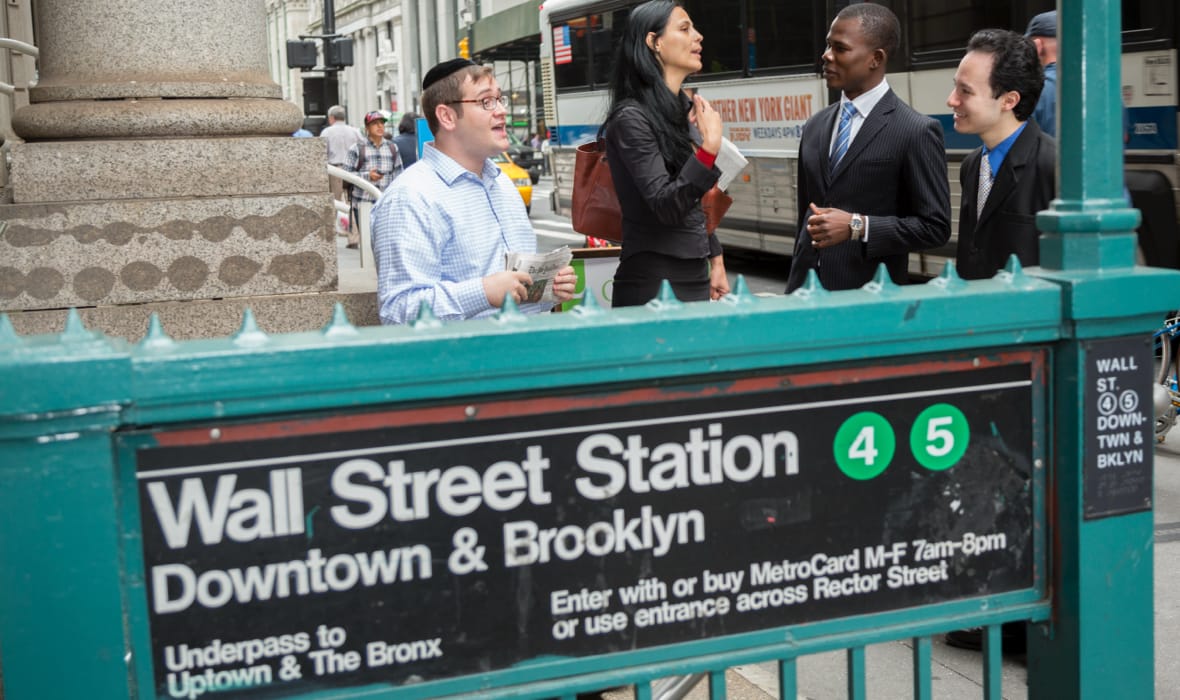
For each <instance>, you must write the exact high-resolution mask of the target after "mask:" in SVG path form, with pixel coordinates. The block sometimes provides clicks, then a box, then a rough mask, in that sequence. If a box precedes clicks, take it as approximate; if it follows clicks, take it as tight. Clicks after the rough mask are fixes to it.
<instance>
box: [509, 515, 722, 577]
mask: <svg viewBox="0 0 1180 700" xmlns="http://www.w3.org/2000/svg"><path fill="white" fill-rule="evenodd" d="M704 541H705V516H704V514H703V513H701V512H700V511H699V510H689V511H685V512H682V513H671V514H669V515H666V516H664V515H660V514H658V513H654V512H653V511H652V507H651V506H643V507H642V508H640V510H639V517H637V518H628V517H627V513H626V512H625V511H624V510H623V509H622V508H616V509H615V511H614V512H613V513H612V519H611V520H604V521H599V522H596V523H591V524H590V525H589V526H587V527H581V526H579V525H563V526H562V527H550V528H541V527H538V526H537V524H536V523H535V522H533V521H531V520H520V521H517V522H512V523H505V524H504V565H505V566H509V567H513V566H528V565H529V564H538V563H540V564H544V563H546V562H549V561H552V560H554V559H560V560H562V561H573V560H575V559H578V558H580V557H581V556H582V555H584V554H590V555H591V556H594V557H602V556H606V555H608V554H619V553H622V552H640V551H646V550H650V551H651V552H652V554H653V555H655V556H657V557H662V556H664V555H665V554H667V553H668V551H669V550H671V549H672V545H673V544H686V543H689V542H704Z"/></svg>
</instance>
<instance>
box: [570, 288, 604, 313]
mask: <svg viewBox="0 0 1180 700" xmlns="http://www.w3.org/2000/svg"><path fill="white" fill-rule="evenodd" d="M570 313H573V314H577V315H579V316H597V315H599V314H601V313H603V308H602V306H600V305H599V304H598V297H596V296H594V292H593V291H592V290H591V289H590V288H588V287H587V288H586V291H584V292H582V303H581V304H578V305H577V306H575V307H574V308H573V309H572V310H571V311H570Z"/></svg>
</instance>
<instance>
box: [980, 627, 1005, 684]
mask: <svg viewBox="0 0 1180 700" xmlns="http://www.w3.org/2000/svg"><path fill="white" fill-rule="evenodd" d="M1002 630H1003V626H1002V625H987V626H986V627H984V628H983V697H984V698H986V700H1001V698H1003V687H1002V686H1003V682H1004V676H1003V671H1004V658H1003V652H1004V641H1003V636H1002V635H1001V631H1002Z"/></svg>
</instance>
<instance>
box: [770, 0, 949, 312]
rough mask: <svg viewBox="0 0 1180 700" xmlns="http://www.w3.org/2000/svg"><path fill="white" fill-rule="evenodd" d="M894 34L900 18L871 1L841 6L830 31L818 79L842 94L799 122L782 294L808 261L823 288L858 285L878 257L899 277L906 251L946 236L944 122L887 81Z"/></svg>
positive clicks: (801, 276) (797, 282)
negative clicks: (794, 223)
mask: <svg viewBox="0 0 1180 700" xmlns="http://www.w3.org/2000/svg"><path fill="white" fill-rule="evenodd" d="M899 34H900V28H899V25H898V21H897V16H896V15H894V14H893V12H891V11H890V10H889V9H888V8H886V7H883V6H881V5H876V4H871V3H857V4H854V5H849V6H847V7H845V8H844V9H843V10H840V13H839V14H837V15H836V19H835V20H834V21H833V22H832V26H831V29H830V30H829V31H828V39H827V50H825V51H824V53H823V56H822V59H823V75H824V80H825V81H826V82H827V84H828V87H829V88H834V89H839V90H841V91H842V95H841V97H840V102H839V103H838V104H832V105H829V106H828V107H827V108H825V109H824V110H823V111H821V112H819V113H818V114H816V115H815V116H813V117H812V118H811V119H808V120H807V123H806V124H804V125H803V135H802V138H801V140H800V142H799V175H798V181H797V182H798V188H799V191H798V202H799V234H798V236H797V237H796V239H795V253H794V257H793V259H792V261H791V272H790V276H789V277H788V279H787V291H788V292H791V291H793V290H795V289H796V288H798V287H799V286H801V285H802V284H803V282H804V281H805V280H806V278H807V271H808V270H811V269H814V270H815V271H816V272H817V273H818V274H819V279H820V282H822V283H823V286H824V287H825V288H826V289H855V288H858V287H860V286H862V285H864V284H865V283H866V282H868V281H870V280H871V279H872V278H873V275H874V274H875V272H876V270H877V267H878V265H880V264H881V263H885V265H886V267H887V268H888V270H889V275H890V277H892V278H893V280H894V281H895V282H897V283H899V284H900V283H904V282H906V281H907V258H908V256H909V253H910V252H911V251H915V250H925V249H928V248H935V247H937V246H940V245H943V244H944V243H946V242H947V241H948V240H949V239H950V235H951V231H950V220H951V216H950V214H951V201H950V188H949V185H948V183H947V175H946V155H945V149H944V146H943V139H942V128H941V127H940V126H939V125H938V122H936V121H934V120H933V119H930V118H929V117H926V116H923V115H921V114H918V113H917V112H915V111H914V110H913V109H911V108H910V107H909V106H908V105H906V104H905V103H903V102H902V101H901V100H900V99H898V97H897V95H895V94H894V93H893V91H892V90H891V89H890V88H889V83H888V82H887V81H886V80H885V64H886V61H887V59H888V58H889V56H890V55H892V54H893V53H894V52H895V51H896V50H897V47H898V36H899Z"/></svg>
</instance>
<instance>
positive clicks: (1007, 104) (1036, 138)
mask: <svg viewBox="0 0 1180 700" xmlns="http://www.w3.org/2000/svg"><path fill="white" fill-rule="evenodd" d="M1043 84H1044V77H1043V72H1042V69H1041V64H1040V61H1039V60H1038V59H1037V50H1036V47H1035V46H1034V45H1033V43H1032V41H1031V40H1029V39H1027V38H1025V37H1022V36H1020V35H1019V34H1017V33H1015V32H1010V31H1006V30H1003V29H984V30H981V31H978V32H976V33H975V34H974V35H973V36H972V37H971V40H970V42H968V44H967V55H966V56H964V57H963V60H962V61H960V62H959V68H958V70H957V71H955V86H954V88H953V89H952V90H951V94H950V96H949V97H947V101H946V104H947V106H948V107H950V108H951V111H952V114H953V115H954V124H955V131H957V132H959V133H960V134H976V135H977V136H979V138H980V139H982V140H983V146H981V147H979V148H977V149H975V150H974V151H972V152H971V153H970V154H968V155H967V157H966V158H965V159H963V164H962V166H961V167H960V168H959V183H960V185H961V187H962V192H963V196H962V199H961V206H960V209H959V239H958V251H957V253H956V260H957V263H956V264H957V267H958V270H959V274H960V275H961V276H962V277H964V278H965V279H984V278H988V277H991V276H992V275H994V274H995V273H996V271H997V270H999V269H1000V268H1002V267H1003V266H1004V265H1005V264H1006V263H1007V261H1008V257H1009V256H1010V255H1012V254H1015V255H1016V257H1017V258H1018V259H1019V260H1020V263H1021V264H1022V265H1025V266H1030V265H1036V264H1038V262H1039V261H1040V252H1039V246H1038V238H1039V237H1040V233H1039V232H1038V231H1037V221H1036V214H1037V212H1038V211H1041V210H1042V209H1048V208H1049V204H1050V202H1052V201H1053V196H1054V192H1055V191H1056V188H1057V184H1056V180H1057V178H1056V169H1057V142H1056V141H1054V140H1053V138H1052V137H1051V136H1049V135H1048V134H1045V133H1044V132H1043V131H1041V129H1040V128H1039V127H1038V126H1037V124H1036V122H1035V121H1030V120H1029V117H1031V116H1032V113H1033V108H1034V107H1035V106H1036V104H1037V99H1038V98H1039V97H1040V94H1041V87H1042V85H1043ZM1022 632H1023V630H1022Z"/></svg>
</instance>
